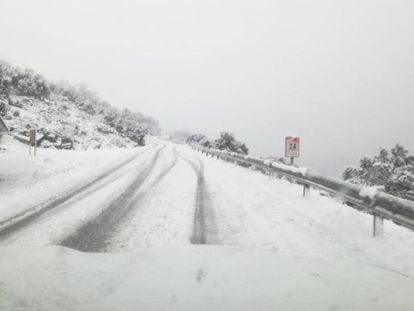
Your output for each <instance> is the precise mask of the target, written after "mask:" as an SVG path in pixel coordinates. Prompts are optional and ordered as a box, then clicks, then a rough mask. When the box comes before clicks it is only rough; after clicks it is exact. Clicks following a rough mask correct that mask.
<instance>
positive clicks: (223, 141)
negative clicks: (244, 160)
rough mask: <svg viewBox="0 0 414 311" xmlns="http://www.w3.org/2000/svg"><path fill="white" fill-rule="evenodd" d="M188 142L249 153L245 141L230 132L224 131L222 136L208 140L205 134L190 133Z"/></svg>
mask: <svg viewBox="0 0 414 311" xmlns="http://www.w3.org/2000/svg"><path fill="white" fill-rule="evenodd" d="M186 142H187V143H188V144H197V145H200V146H203V147H207V148H214V149H219V150H225V151H230V152H236V153H239V154H248V153H249V148H248V147H247V146H246V144H245V143H241V142H239V141H237V140H236V138H235V137H234V135H233V134H232V133H229V132H222V133H221V134H220V137H219V138H217V139H215V140H208V139H207V137H206V136H205V135H203V134H194V135H189V136H188V137H187V139H186Z"/></svg>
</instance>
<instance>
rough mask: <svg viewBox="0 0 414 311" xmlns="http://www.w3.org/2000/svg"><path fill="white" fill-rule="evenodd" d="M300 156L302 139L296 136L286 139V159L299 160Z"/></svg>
mask: <svg viewBox="0 0 414 311" xmlns="http://www.w3.org/2000/svg"><path fill="white" fill-rule="evenodd" d="M299 155H300V138H299V137H294V136H287V137H285V157H287V158H298V157H299Z"/></svg>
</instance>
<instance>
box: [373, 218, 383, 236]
mask: <svg viewBox="0 0 414 311" xmlns="http://www.w3.org/2000/svg"><path fill="white" fill-rule="evenodd" d="M372 234H373V236H378V237H383V236H384V218H382V217H381V216H378V215H375V214H374V219H373V232H372Z"/></svg>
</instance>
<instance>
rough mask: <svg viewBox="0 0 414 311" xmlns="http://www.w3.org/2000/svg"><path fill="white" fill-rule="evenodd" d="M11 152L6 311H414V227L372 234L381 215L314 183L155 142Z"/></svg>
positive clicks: (0, 253)
mask: <svg viewBox="0 0 414 311" xmlns="http://www.w3.org/2000/svg"><path fill="white" fill-rule="evenodd" d="M8 150H9V151H7V152H5V153H0V309H12V308H22V309H42V310H43V309H47V310H55V309H82V310H97V309H98V310H99V309H107V310H277V309H279V310H412V309H413V307H414V298H412V296H411V295H410V294H411V292H412V291H413V290H414V263H413V261H412V258H414V247H413V246H414V233H413V232H411V231H409V230H407V229H404V228H401V227H399V226H396V225H394V224H392V223H389V222H386V223H385V235H384V237H382V238H373V237H372V236H371V230H372V217H371V216H369V215H366V214H363V213H360V212H358V211H356V210H354V209H352V208H350V207H349V206H346V205H343V204H342V203H341V202H340V201H337V200H335V199H332V198H329V197H326V196H321V195H319V193H318V192H317V191H314V190H312V191H311V195H310V197H308V198H305V199H304V198H302V189H301V187H300V186H298V185H293V184H291V183H289V182H288V181H285V180H279V179H274V178H269V177H268V176H265V175H262V174H260V173H258V172H256V171H252V170H248V169H245V168H242V167H238V166H235V165H234V164H231V163H226V162H223V161H220V160H217V159H213V158H208V157H206V156H205V155H201V154H200V153H197V152H195V151H194V150H192V149H190V148H189V147H187V146H183V145H176V144H173V143H169V142H166V141H161V140H158V139H155V138H153V139H152V140H151V141H150V143H149V144H148V146H146V147H143V148H135V149H110V150H103V151H102V150H93V151H57V150H52V149H49V150H46V149H39V154H38V157H37V158H36V159H33V158H31V159H30V158H28V156H27V154H26V153H27V150H26V147H24V148H22V147H20V146H19V145H16V144H15V143H12V142H9V148H8ZM68 194H69V195H68ZM62 245H63V246H70V247H73V248H75V249H70V248H68V247H63V246H62ZM78 250H83V251H86V252H80V251H78ZM91 251H92V252H91ZM96 251H97V252H100V253H95V252H96Z"/></svg>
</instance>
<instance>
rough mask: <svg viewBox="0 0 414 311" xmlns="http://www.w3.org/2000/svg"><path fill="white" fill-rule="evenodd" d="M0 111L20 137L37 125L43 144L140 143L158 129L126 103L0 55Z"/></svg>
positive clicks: (101, 145)
mask: <svg viewBox="0 0 414 311" xmlns="http://www.w3.org/2000/svg"><path fill="white" fill-rule="evenodd" d="M0 116H1V117H2V118H3V120H4V121H5V123H6V125H7V126H8V127H9V130H10V134H12V135H14V136H15V137H16V138H17V139H18V140H19V141H21V142H25V141H27V140H28V136H29V129H30V128H34V129H36V131H37V134H38V135H37V136H38V144H39V145H40V147H43V148H50V147H56V148H66V149H72V148H75V149H101V148H110V147H126V146H131V145H133V144H136V143H139V144H142V137H143V136H145V135H146V134H148V133H150V134H159V132H160V128H159V126H158V122H157V121H155V120H154V119H152V118H150V117H146V116H144V115H143V114H141V113H139V112H132V111H130V110H128V109H124V110H122V111H120V110H118V109H116V108H114V107H113V106H111V105H110V104H109V103H108V102H106V101H104V100H102V99H100V98H99V97H98V96H97V95H96V94H95V92H92V91H90V90H89V89H88V88H87V86H86V85H84V84H81V85H77V86H72V85H69V84H68V83H63V82H61V83H58V84H56V83H53V82H48V81H46V80H45V79H44V78H43V77H42V76H40V75H38V74H36V73H34V72H33V71H31V70H27V69H26V70H21V69H18V68H14V67H13V66H11V65H10V64H8V63H6V62H4V61H1V60H0Z"/></svg>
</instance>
